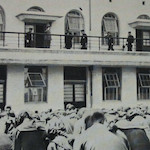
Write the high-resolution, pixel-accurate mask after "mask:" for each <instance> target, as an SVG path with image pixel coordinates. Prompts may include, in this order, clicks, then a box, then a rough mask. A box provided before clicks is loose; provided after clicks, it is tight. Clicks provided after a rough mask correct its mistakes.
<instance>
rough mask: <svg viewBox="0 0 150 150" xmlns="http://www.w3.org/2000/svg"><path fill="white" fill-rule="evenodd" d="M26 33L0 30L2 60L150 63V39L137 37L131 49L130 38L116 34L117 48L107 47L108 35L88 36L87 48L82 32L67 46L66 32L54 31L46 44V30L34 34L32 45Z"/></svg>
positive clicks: (149, 64) (17, 62)
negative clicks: (109, 48) (128, 42)
mask: <svg viewBox="0 0 150 150" xmlns="http://www.w3.org/2000/svg"><path fill="white" fill-rule="evenodd" d="M26 34H27V33H21V32H1V33H0V39H1V40H0V63H1V64H23V65H24V64H26V65H27V64H30V65H31V64H32V65H37V64H39V65H50V64H53V65H102V66H108V65H115V66H150V59H149V58H150V53H149V51H150V39H139V38H138V39H137V38H136V39H134V43H133V48H132V51H128V50H127V45H126V43H127V38H116V39H114V43H115V44H114V51H112V50H110V51H108V45H107V40H106V38H105V37H99V36H87V38H88V42H87V43H88V44H87V49H81V43H80V39H81V36H73V37H72V47H71V48H70V49H67V48H66V46H65V35H57V34H51V42H50V44H49V45H48V46H47V45H45V43H44V36H45V34H43V33H36V34H32V37H33V41H32V43H31V45H28V44H27V43H26V42H27V41H26Z"/></svg>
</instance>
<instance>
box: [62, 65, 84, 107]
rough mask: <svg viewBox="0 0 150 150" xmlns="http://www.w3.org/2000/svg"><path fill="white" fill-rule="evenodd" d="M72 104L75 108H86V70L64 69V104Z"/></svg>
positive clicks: (80, 68) (81, 68)
mask: <svg viewBox="0 0 150 150" xmlns="http://www.w3.org/2000/svg"><path fill="white" fill-rule="evenodd" d="M68 103H71V104H73V105H74V106H75V107H77V108H81V107H85V106H86V68H84V67H65V68H64V104H65V107H66V105H67V104H68Z"/></svg>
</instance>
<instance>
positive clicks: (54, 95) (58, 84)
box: [47, 66, 64, 109]
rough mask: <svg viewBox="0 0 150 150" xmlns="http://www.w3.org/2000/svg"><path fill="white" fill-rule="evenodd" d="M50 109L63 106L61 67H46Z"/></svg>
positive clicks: (62, 74) (62, 75) (62, 73)
mask: <svg viewBox="0 0 150 150" xmlns="http://www.w3.org/2000/svg"><path fill="white" fill-rule="evenodd" d="M47 105H48V106H47V107H49V108H52V109H58V108H59V109H63V108H64V72H63V67H59V66H49V68H48V104H47Z"/></svg>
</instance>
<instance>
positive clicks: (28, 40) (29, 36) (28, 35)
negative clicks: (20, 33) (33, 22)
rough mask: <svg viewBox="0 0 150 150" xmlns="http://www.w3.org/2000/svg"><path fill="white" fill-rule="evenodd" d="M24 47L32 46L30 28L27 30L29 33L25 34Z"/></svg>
mask: <svg viewBox="0 0 150 150" xmlns="http://www.w3.org/2000/svg"><path fill="white" fill-rule="evenodd" d="M25 42H26V47H32V44H33V34H32V28H29V31H28V32H27V33H26V41H25Z"/></svg>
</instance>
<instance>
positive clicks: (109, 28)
mask: <svg viewBox="0 0 150 150" xmlns="http://www.w3.org/2000/svg"><path fill="white" fill-rule="evenodd" d="M107 32H110V33H111V35H112V36H113V37H114V44H115V45H119V39H118V37H119V23H118V18H117V16H116V15H115V14H112V13H108V14H106V15H104V17H103V20H102V37H105V36H106V35H107ZM102 44H104V45H106V44H107V40H106V39H105V38H104V39H102Z"/></svg>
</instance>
